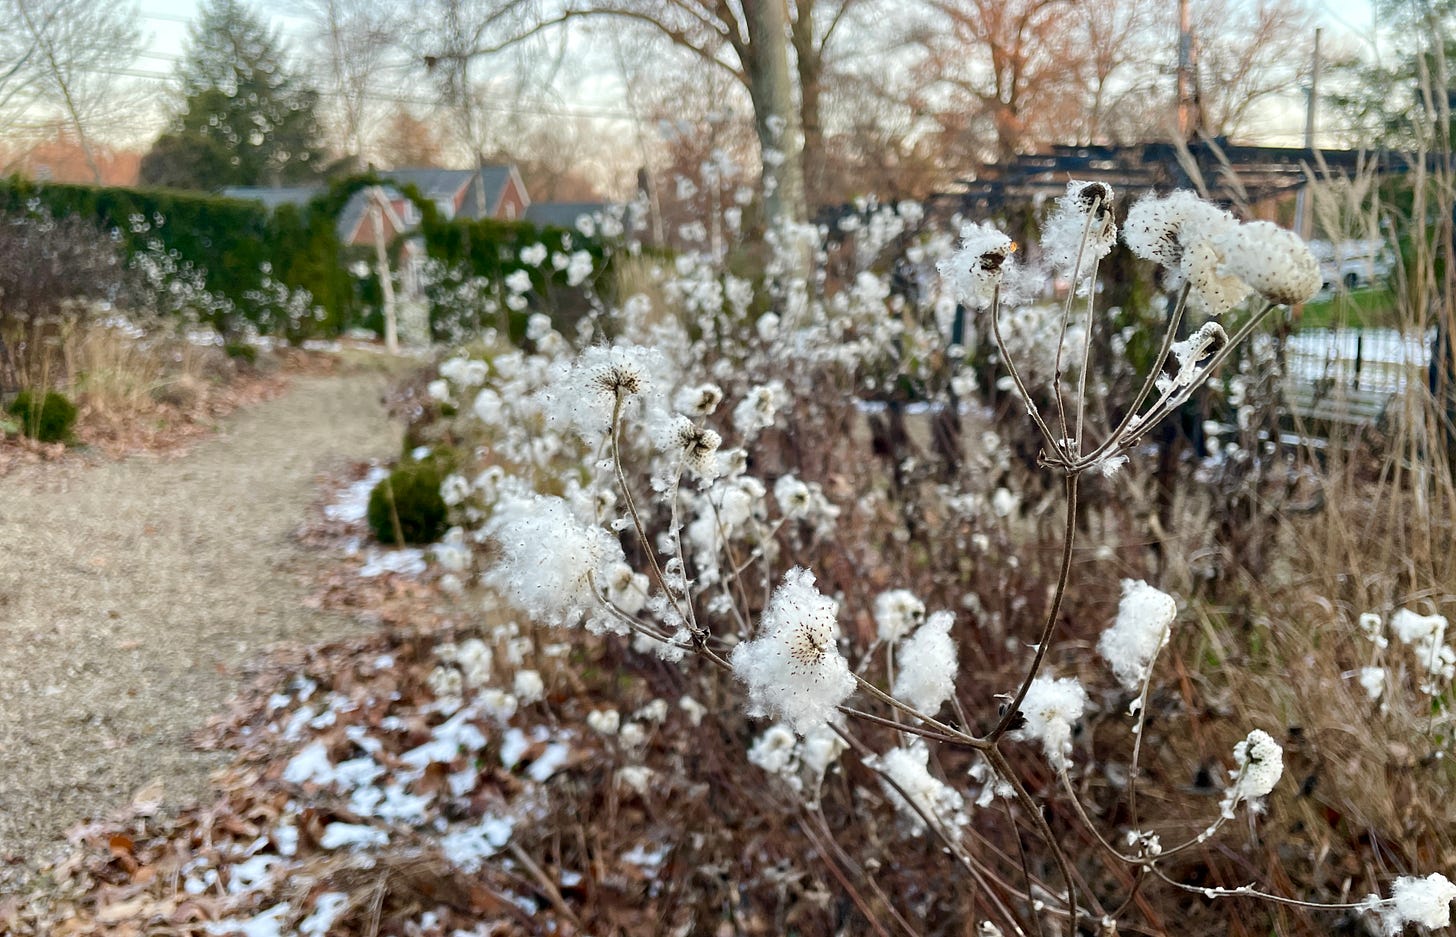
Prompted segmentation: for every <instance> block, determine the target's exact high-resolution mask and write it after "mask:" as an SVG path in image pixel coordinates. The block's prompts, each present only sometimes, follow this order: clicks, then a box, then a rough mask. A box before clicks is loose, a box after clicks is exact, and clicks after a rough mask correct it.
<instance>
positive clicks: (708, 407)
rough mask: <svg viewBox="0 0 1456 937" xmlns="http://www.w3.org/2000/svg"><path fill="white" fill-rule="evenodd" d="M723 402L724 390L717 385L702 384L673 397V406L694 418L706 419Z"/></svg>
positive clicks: (679, 392)
mask: <svg viewBox="0 0 1456 937" xmlns="http://www.w3.org/2000/svg"><path fill="white" fill-rule="evenodd" d="M722 402H723V388H721V387H719V386H718V385H717V384H700V385H699V386H697V387H684V388H682V389H681V390H679V391H678V392H677V395H676V396H674V397H673V401H672V405H673V406H674V407H676V408H677V409H679V410H681V411H682V412H683V413H686V414H688V415H689V416H693V417H705V416H709V415H711V414H712V412H713V411H714V410H717V409H718V404H720V403H722Z"/></svg>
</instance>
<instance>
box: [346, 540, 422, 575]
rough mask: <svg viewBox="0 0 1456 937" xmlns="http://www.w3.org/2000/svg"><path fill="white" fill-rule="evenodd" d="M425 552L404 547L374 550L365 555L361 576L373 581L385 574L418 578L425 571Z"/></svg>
mask: <svg viewBox="0 0 1456 937" xmlns="http://www.w3.org/2000/svg"><path fill="white" fill-rule="evenodd" d="M425 568H426V563H425V551H423V550H421V549H419V548H418V547H403V548H401V549H398V550H373V549H371V550H370V551H369V552H368V553H366V554H365V555H364V565H363V566H361V567H359V575H360V576H362V577H363V578H365V579H373V578H374V577H375V576H382V575H384V574H385V573H398V574H399V575H401V576H418V575H420V574H421V573H423V572H424V571H425Z"/></svg>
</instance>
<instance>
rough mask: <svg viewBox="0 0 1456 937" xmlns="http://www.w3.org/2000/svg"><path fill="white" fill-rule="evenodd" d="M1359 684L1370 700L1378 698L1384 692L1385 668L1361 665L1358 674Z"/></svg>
mask: <svg viewBox="0 0 1456 937" xmlns="http://www.w3.org/2000/svg"><path fill="white" fill-rule="evenodd" d="M1357 676H1358V678H1359V680H1360V686H1362V687H1364V688H1365V692H1366V693H1367V694H1368V695H1369V696H1370V699H1372V700H1378V699H1380V697H1381V695H1382V694H1383V693H1384V692H1385V668H1384V667H1361V668H1360V670H1359V672H1358V674H1357Z"/></svg>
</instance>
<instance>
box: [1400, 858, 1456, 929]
mask: <svg viewBox="0 0 1456 937" xmlns="http://www.w3.org/2000/svg"><path fill="white" fill-rule="evenodd" d="M1390 900H1391V903H1392V904H1393V905H1394V906H1395V911H1396V913H1397V914H1399V915H1400V917H1401V919H1402V921H1403V922H1408V923H1411V924H1419V925H1421V926H1422V927H1430V928H1436V927H1447V926H1449V925H1450V923H1451V902H1452V901H1456V885H1453V884H1452V883H1451V880H1450V879H1448V878H1447V877H1446V876H1444V875H1442V874H1441V873H1440V872H1433V873H1432V874H1430V875H1427V876H1426V877H1425V878H1417V877H1415V876H1414V875H1402V876H1401V877H1400V878H1398V879H1396V880H1395V885H1394V886H1392V887H1391V890H1390Z"/></svg>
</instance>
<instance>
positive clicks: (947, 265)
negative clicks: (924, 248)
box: [937, 223, 1016, 309]
mask: <svg viewBox="0 0 1456 937" xmlns="http://www.w3.org/2000/svg"><path fill="white" fill-rule="evenodd" d="M1014 250H1016V245H1015V244H1014V243H1012V241H1011V238H1009V237H1007V236H1006V234H1005V233H1004V232H1001V231H998V230H997V229H996V228H995V227H993V226H992V225H989V224H985V223H980V224H976V223H968V224H965V225H962V226H961V247H960V250H958V251H956V252H955V253H954V254H951V255H950V257H948V258H946V259H945V260H942V261H941V262H940V263H939V264H937V268H938V269H939V270H940V275H941V278H942V279H943V280H944V281H945V284H946V286H948V287H949V288H950V291H951V293H952V294H953V295H954V296H955V298H956V301H957V302H961V303H964V304H965V305H966V306H968V307H969V308H971V309H985V308H986V307H987V306H989V305H991V301H992V299H993V298H994V297H995V295H996V288H997V287H998V286H999V285H1000V283H1001V280H1002V277H1003V275H1004V274H1005V272H1006V268H1007V266H1008V265H1009V264H1010V263H1011V262H1012V261H1011V253H1012V251H1014Z"/></svg>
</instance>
